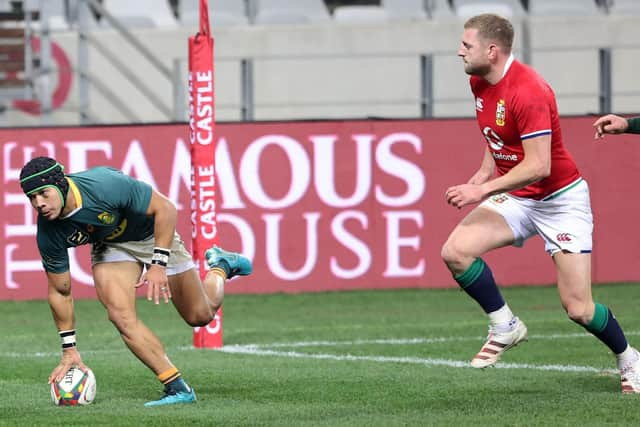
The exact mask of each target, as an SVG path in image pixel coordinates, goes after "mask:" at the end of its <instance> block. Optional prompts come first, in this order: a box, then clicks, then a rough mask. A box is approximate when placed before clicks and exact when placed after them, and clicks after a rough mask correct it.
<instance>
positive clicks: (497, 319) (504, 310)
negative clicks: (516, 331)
mask: <svg viewBox="0 0 640 427" xmlns="http://www.w3.org/2000/svg"><path fill="white" fill-rule="evenodd" d="M512 320H514V316H513V312H511V309H510V308H509V306H508V305H507V303H505V304H504V305H503V306H502V307H500V308H499V309H498V310H496V311H492V312H491V313H489V321H490V322H491V325H492V326H494V327H498V329H501V330H504V331H510V330H512V329H513V326H514V325H515V322H513V323H514V325H512V324H511V321H512Z"/></svg>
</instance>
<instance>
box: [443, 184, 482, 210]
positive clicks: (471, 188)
mask: <svg viewBox="0 0 640 427" xmlns="http://www.w3.org/2000/svg"><path fill="white" fill-rule="evenodd" d="M444 197H445V199H446V200H447V203H448V204H450V205H451V206H455V207H456V208H458V209H460V208H461V207H463V206H466V205H471V204H474V203H478V202H480V201H482V200H483V199H484V197H485V193H484V191H483V190H482V186H481V185H478V184H462V185H455V186H453V187H449V188H447V191H445V193H444Z"/></svg>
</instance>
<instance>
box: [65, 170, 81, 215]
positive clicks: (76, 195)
mask: <svg viewBox="0 0 640 427" xmlns="http://www.w3.org/2000/svg"><path fill="white" fill-rule="evenodd" d="M66 178H67V182H68V183H69V189H70V190H71V194H73V197H74V198H75V199H76V208H75V209H74V210H72V211H71V212H69V213H68V214H67V215H66V216H65V218H69V217H70V216H72V215H73V214H75V213H76V212H78V211H79V210H80V209H82V194H80V190H79V189H78V186H77V185H76V183H75V182H73V180H72V179H71V178H69V177H68V176H67V177H66Z"/></svg>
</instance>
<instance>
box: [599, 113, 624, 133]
mask: <svg viewBox="0 0 640 427" xmlns="http://www.w3.org/2000/svg"><path fill="white" fill-rule="evenodd" d="M593 127H594V128H595V129H596V134H595V136H594V138H595V139H601V138H603V137H604V135H605V134H607V133H609V134H617V133H623V132H625V131H626V130H627V129H628V128H629V122H628V121H627V119H625V118H624V117H620V116H616V115H615V114H607V115H606V116H602V117H600V118H598V120H596V121H595V122H593Z"/></svg>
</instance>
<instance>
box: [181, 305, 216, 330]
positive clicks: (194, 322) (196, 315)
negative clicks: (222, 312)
mask: <svg viewBox="0 0 640 427" xmlns="http://www.w3.org/2000/svg"><path fill="white" fill-rule="evenodd" d="M218 308H220V307H214V309H210V308H207V309H200V310H193V311H192V312H191V313H189V314H188V315H187V316H185V317H184V320H185V322H187V323H188V324H189V326H193V327H195V326H207V325H208V324H209V323H210V322H211V321H212V320H213V318H214V317H215V314H216V312H217V311H218Z"/></svg>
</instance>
